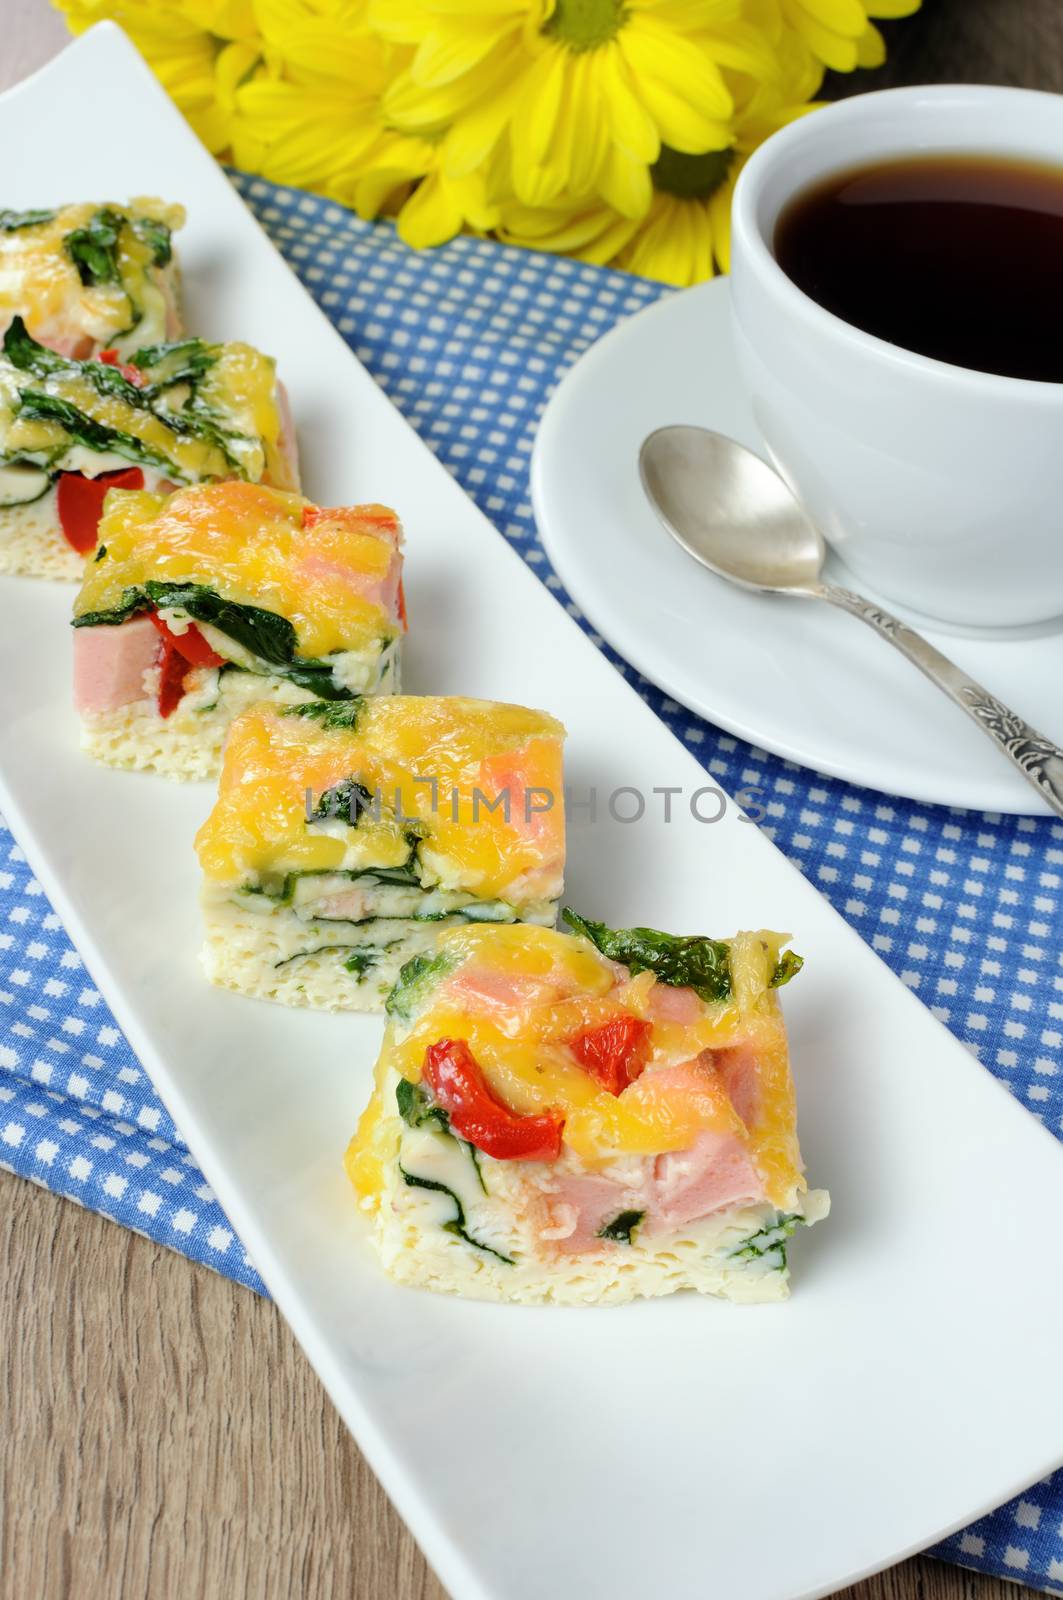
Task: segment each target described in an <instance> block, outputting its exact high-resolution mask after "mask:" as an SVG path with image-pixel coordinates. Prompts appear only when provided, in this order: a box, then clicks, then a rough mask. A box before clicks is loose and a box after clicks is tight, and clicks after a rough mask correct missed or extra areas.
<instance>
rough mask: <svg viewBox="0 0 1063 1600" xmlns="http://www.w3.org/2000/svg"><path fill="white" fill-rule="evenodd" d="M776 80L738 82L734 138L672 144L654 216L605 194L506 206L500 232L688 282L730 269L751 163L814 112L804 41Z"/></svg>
mask: <svg viewBox="0 0 1063 1600" xmlns="http://www.w3.org/2000/svg"><path fill="white" fill-rule="evenodd" d="M779 69H780V70H779V73H778V76H777V78H776V80H775V81H774V82H773V83H770V84H765V83H759V82H757V81H756V80H750V79H742V78H739V77H737V76H733V77H732V78H731V83H732V87H733V90H734V95H735V116H734V129H735V132H734V143H733V145H732V147H731V148H730V149H727V150H709V151H705V152H702V153H701V154H696V155H690V154H687V153H686V152H683V151H679V150H673V149H671V148H670V147H669V146H667V145H666V146H664V147H663V148H662V150H661V154H660V156H659V157H658V159H657V161H656V162H655V163H654V165H653V167H652V169H651V178H652V183H653V198H652V200H651V202H650V206H649V209H648V211H647V213H646V215H645V216H644V217H643V218H641V219H637V220H633V219H631V218H627V217H624V216H622V215H621V214H620V213H619V212H617V211H616V209H615V208H614V207H611V206H609V205H607V204H603V203H602V202H601V201H600V200H598V199H597V198H596V197H593V196H591V197H583V198H580V197H568V198H567V199H566V198H565V197H562V199H561V200H560V201H559V202H558V203H557V204H556V205H554V206H552V207H538V208H536V207H530V206H523V205H521V204H520V203H519V202H517V201H511V202H509V203H508V204H503V206H502V207H501V211H502V222H501V225H500V228H499V234H500V237H502V238H503V239H505V240H506V241H507V242H509V243H511V244H521V245H526V246H529V247H530V248H532V249H537V250H550V251H557V252H562V253H564V254H566V255H573V256H577V257H579V258H580V259H581V260H584V261H592V262H597V263H598V264H599V265H603V266H604V265H611V266H616V267H622V268H624V269H625V270H627V271H628V272H635V273H638V274H640V275H641V276H643V277H647V278H657V279H660V280H661V282H663V283H670V284H674V285H675V286H676V287H677V288H687V287H689V286H690V285H691V284H695V283H701V282H703V281H704V280H705V279H706V278H711V277H712V276H713V274H714V273H715V272H716V271H721V272H726V271H728V269H729V267H730V256H731V197H732V195H733V193H734V186H735V182H736V180H737V178H738V174H739V172H740V171H741V169H742V166H743V165H744V163H745V161H746V160H747V159H748V157H749V156H750V155H751V154H752V152H753V151H754V150H755V149H756V147H757V145H759V144H761V143H763V141H764V140H765V139H766V138H768V136H769V135H770V134H772V133H774V132H775V131H776V130H777V129H778V128H780V127H782V126H783V125H784V123H786V122H789V121H792V120H793V118H794V117H797V116H800V115H802V114H803V113H804V112H805V111H808V110H811V109H813V107H812V106H810V105H809V104H808V96H809V95H810V94H814V93H815V91H816V89H817V88H818V85H819V80H820V77H821V76H822V74H821V71H820V69H819V68H818V66H817V65H816V64H815V63H814V62H813V61H812V60H811V58H810V55H809V53H808V51H807V50H806V49H805V47H804V46H803V44H802V43H801V42H800V41H799V40H796V39H794V38H792V37H791V38H789V39H786V40H783V41H782V42H781V44H780V55H779Z"/></svg>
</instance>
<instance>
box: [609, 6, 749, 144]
mask: <svg viewBox="0 0 1063 1600" xmlns="http://www.w3.org/2000/svg"><path fill="white" fill-rule="evenodd" d="M619 43H620V48H621V50H622V51H623V53H624V59H625V60H626V62H627V63H628V65H629V66H630V68H631V71H632V73H633V75H634V78H635V81H636V83H637V84H638V93H639V98H640V99H641V101H642V103H643V104H644V105H645V107H646V109H647V110H648V112H649V113H650V115H651V116H652V117H653V118H654V120H655V122H656V124H657V130H658V132H659V134H660V137H661V140H662V142H663V143H664V144H670V145H671V146H672V147H673V148H674V149H676V150H683V151H686V152H688V153H690V154H694V153H696V152H698V151H701V150H711V149H722V148H723V146H724V145H727V144H730V142H731V134H730V130H729V129H728V127H727V123H726V119H727V118H728V117H729V116H730V114H731V111H732V109H733V101H732V99H731V96H730V94H729V93H728V91H727V86H726V84H725V83H724V81H723V78H722V77H721V75H720V72H719V69H718V68H717V67H716V66H714V64H713V63H712V62H711V61H710V60H709V59H708V57H707V56H705V55H703V54H702V52H701V51H700V50H696V49H692V48H691V44H690V41H686V42H685V43H684V42H682V41H680V40H678V39H675V38H670V37H668V36H667V35H665V36H664V37H663V38H662V37H661V36H660V34H659V33H655V32H654V31H653V30H651V29H650V28H649V27H648V25H647V24H646V22H645V21H644V20H643V19H641V18H640V19H639V20H638V22H637V24H636V23H633V24H632V26H631V27H630V28H625V29H624V30H623V32H622V33H621V34H620V35H619ZM684 66H685V70H684Z"/></svg>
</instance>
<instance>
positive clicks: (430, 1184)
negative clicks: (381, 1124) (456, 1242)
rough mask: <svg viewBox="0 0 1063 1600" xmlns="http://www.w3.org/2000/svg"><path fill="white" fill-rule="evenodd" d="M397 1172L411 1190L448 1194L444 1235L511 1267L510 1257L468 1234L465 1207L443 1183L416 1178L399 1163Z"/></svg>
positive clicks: (431, 1179)
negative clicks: (450, 1208) (448, 1217)
mask: <svg viewBox="0 0 1063 1600" xmlns="http://www.w3.org/2000/svg"><path fill="white" fill-rule="evenodd" d="M399 1171H400V1172H401V1173H402V1176H403V1179H404V1180H405V1182H406V1183H407V1184H408V1185H409V1187H410V1188H411V1189H433V1190H435V1191H436V1192H437V1193H439V1194H448V1195H449V1196H450V1198H451V1199H452V1200H453V1202H454V1216H453V1217H452V1218H451V1220H450V1221H449V1222H444V1223H443V1231H444V1232H445V1233H453V1234H456V1235H457V1237H458V1238H459V1239H464V1241H465V1243H466V1244H471V1245H473V1246H474V1247H475V1249H477V1250H483V1251H484V1253H485V1254H486V1255H489V1256H494V1258H495V1260H496V1261H504V1262H505V1264H506V1266H507V1267H511V1266H513V1257H512V1256H504V1255H503V1254H502V1252H501V1251H500V1250H492V1248H491V1246H490V1245H489V1244H481V1243H480V1240H479V1239H474V1238H473V1236H472V1234H471V1233H469V1231H468V1225H467V1223H466V1220H465V1207H464V1206H463V1205H462V1203H461V1201H460V1200H459V1199H458V1197H457V1195H456V1194H455V1193H454V1191H453V1189H448V1188H447V1186H446V1184H445V1183H437V1182H436V1181H435V1179H434V1178H418V1177H417V1176H416V1175H415V1174H414V1173H412V1172H407V1171H406V1168H405V1167H404V1166H403V1165H402V1162H401V1161H400V1162H399Z"/></svg>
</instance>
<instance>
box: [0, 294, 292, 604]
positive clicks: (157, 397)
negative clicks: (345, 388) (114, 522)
mask: <svg viewBox="0 0 1063 1600" xmlns="http://www.w3.org/2000/svg"><path fill="white" fill-rule="evenodd" d="M226 479H240V480H244V481H247V482H249V483H267V484H272V485H274V486H275V487H277V488H280V489H297V488H298V487H299V471H298V462H297V459H296V448H295V435H294V433H293V431H292V427H291V421H290V418H289V414H288V407H287V400H286V398H285V395H284V391H283V388H282V386H281V385H280V384H279V383H278V381H277V378H276V374H275V372H274V365H273V361H272V360H271V359H270V357H269V356H264V355H262V354H261V353H260V352H259V351H258V350H254V349H252V347H251V346H250V345H247V344H207V343H205V342H204V341H203V340H202V339H185V340H182V341H181V342H180V343H178V344H156V345H150V346H146V347H144V348H142V349H137V350H135V351H133V353H132V355H131V357H130V359H129V360H128V361H119V360H118V358H117V357H116V356H114V355H113V352H111V351H105V352H104V353H103V355H102V356H100V357H92V358H90V359H88V360H85V361H76V360H73V359H71V358H69V357H66V356H61V355H57V354H56V352H55V351H54V350H49V349H46V348H45V346H44V345H42V344H38V343H37V342H36V341H35V340H33V339H31V338H30V336H29V334H28V333H27V332H26V328H25V325H24V324H23V322H22V319H21V318H20V317H16V318H15V319H14V321H13V322H12V323H11V326H10V327H9V328H8V330H7V332H6V333H5V335H4V343H3V354H2V355H0V573H23V574H25V575H27V576H30V577H42V578H74V579H77V578H80V577H81V575H82V573H83V571H84V567H85V557H86V556H87V555H88V554H90V553H91V552H92V551H93V549H94V548H95V546H96V542H97V532H98V524H99V519H100V514H101V509H102V506H103V500H104V496H105V495H106V494H107V492H108V490H109V489H153V490H160V491H163V490H166V491H168V490H171V489H175V488H177V487H178V486H179V485H182V484H198V483H212V482H216V481H221V480H226Z"/></svg>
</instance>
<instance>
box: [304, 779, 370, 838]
mask: <svg viewBox="0 0 1063 1600" xmlns="http://www.w3.org/2000/svg"><path fill="white" fill-rule="evenodd" d="M372 808H373V795H372V792H371V791H370V790H369V789H367V788H366V786H365V784H364V783H359V782H358V780H357V779H356V778H344V779H343V781H342V783H336V784H333V786H332V788H331V789H326V790H325V792H324V794H323V795H322V796H321V799H320V800H319V801H318V803H317V805H316V806H315V807H314V809H313V810H312V811H311V812H310V815H309V816H308V818H307V821H308V822H316V821H318V820H323V821H329V822H345V823H346V824H347V826H348V827H349V828H356V827H357V826H358V819H359V817H360V816H361V815H362V812H363V811H371V810H372Z"/></svg>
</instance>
